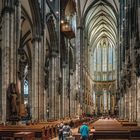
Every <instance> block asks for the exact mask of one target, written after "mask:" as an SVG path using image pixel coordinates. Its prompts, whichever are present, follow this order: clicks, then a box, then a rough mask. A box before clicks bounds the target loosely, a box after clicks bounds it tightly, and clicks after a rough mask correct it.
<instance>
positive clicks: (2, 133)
mask: <svg viewBox="0 0 140 140" xmlns="http://www.w3.org/2000/svg"><path fill="white" fill-rule="evenodd" d="M18 132H33V133H34V136H35V138H38V139H40V140H42V138H43V137H44V135H45V127H43V126H38V125H31V126H17V125H15V126H13V125H11V126H3V127H0V139H2V138H6V137H11V138H13V137H14V134H15V133H18Z"/></svg>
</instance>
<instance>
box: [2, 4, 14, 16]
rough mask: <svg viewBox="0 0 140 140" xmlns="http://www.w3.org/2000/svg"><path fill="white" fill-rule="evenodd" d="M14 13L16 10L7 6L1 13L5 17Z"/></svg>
mask: <svg viewBox="0 0 140 140" xmlns="http://www.w3.org/2000/svg"><path fill="white" fill-rule="evenodd" d="M13 12H14V8H12V7H9V6H5V7H4V8H3V9H2V11H1V15H2V16H3V15H4V14H5V13H13Z"/></svg>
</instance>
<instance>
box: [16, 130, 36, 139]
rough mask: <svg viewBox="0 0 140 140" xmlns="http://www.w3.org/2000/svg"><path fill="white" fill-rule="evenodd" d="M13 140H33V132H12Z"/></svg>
mask: <svg viewBox="0 0 140 140" xmlns="http://www.w3.org/2000/svg"><path fill="white" fill-rule="evenodd" d="M14 140H35V137H34V133H33V132H18V133H15V134H14Z"/></svg>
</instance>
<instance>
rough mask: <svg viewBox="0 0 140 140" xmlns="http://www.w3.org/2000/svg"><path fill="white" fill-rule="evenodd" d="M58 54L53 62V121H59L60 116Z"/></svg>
mask: <svg viewBox="0 0 140 140" xmlns="http://www.w3.org/2000/svg"><path fill="white" fill-rule="evenodd" d="M59 61H60V59H59V54H57V55H56V61H55V119H59V116H60V94H59V92H58V86H59V75H60V73H59V72H60V70H59V69H60V67H59V65H58V64H59Z"/></svg>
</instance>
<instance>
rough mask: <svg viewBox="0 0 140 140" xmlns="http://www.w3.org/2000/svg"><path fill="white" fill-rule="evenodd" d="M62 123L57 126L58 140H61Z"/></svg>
mask: <svg viewBox="0 0 140 140" xmlns="http://www.w3.org/2000/svg"><path fill="white" fill-rule="evenodd" d="M63 126H64V124H63V122H61V123H60V124H59V125H58V136H59V140H63Z"/></svg>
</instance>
